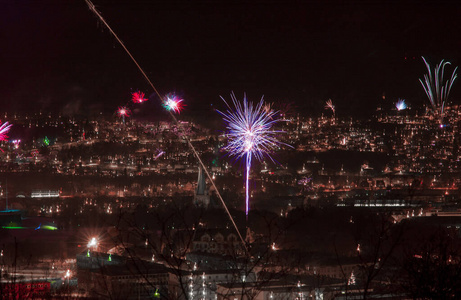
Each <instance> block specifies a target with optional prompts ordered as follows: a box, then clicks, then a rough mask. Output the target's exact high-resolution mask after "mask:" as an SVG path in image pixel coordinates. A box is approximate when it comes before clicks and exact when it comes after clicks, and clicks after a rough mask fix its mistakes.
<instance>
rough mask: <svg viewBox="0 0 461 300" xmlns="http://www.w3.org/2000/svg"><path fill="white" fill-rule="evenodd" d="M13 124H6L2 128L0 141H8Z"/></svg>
mask: <svg viewBox="0 0 461 300" xmlns="http://www.w3.org/2000/svg"><path fill="white" fill-rule="evenodd" d="M11 126H12V125H11V124H10V123H8V122H5V123H3V124H2V126H0V141H6V140H7V139H8V135H7V133H8V131H10V128H11Z"/></svg>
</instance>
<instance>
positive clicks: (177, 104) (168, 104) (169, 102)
mask: <svg viewBox="0 0 461 300" xmlns="http://www.w3.org/2000/svg"><path fill="white" fill-rule="evenodd" d="M182 101H183V99H180V98H179V97H177V96H175V95H166V97H165V100H163V106H164V107H165V108H166V109H167V110H169V111H174V112H175V113H178V114H179V113H180V112H181V109H182V103H181V102H182Z"/></svg>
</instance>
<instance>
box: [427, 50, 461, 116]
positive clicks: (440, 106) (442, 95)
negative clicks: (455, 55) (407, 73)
mask: <svg viewBox="0 0 461 300" xmlns="http://www.w3.org/2000/svg"><path fill="white" fill-rule="evenodd" d="M423 61H424V64H425V65H426V68H427V74H425V75H424V81H423V80H422V79H419V82H421V85H422V86H423V88H424V91H425V92H426V95H427V98H428V99H429V102H430V103H431V106H432V108H433V110H434V112H435V113H436V114H437V115H439V117H440V118H443V112H444V109H445V102H446V101H447V100H448V96H449V95H450V90H451V87H452V86H453V82H454V81H455V79H456V77H457V76H458V75H457V74H456V70H457V69H458V67H456V68H455V69H454V71H453V73H452V74H451V78H450V80H446V81H444V79H443V73H444V72H445V66H446V65H451V63H450V62H448V61H443V59H442V61H441V62H440V63H439V64H438V65H436V66H435V68H434V73H432V71H431V66H430V65H429V64H428V63H427V61H426V59H425V58H424V57H423Z"/></svg>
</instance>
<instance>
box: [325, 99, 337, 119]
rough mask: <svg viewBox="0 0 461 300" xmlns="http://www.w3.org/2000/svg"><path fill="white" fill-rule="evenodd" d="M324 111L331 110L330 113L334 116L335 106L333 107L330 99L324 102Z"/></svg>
mask: <svg viewBox="0 0 461 300" xmlns="http://www.w3.org/2000/svg"><path fill="white" fill-rule="evenodd" d="M325 104H326V105H325V109H331V111H332V112H333V115H336V110H335V106H334V105H333V101H331V99H328V101H327V102H325Z"/></svg>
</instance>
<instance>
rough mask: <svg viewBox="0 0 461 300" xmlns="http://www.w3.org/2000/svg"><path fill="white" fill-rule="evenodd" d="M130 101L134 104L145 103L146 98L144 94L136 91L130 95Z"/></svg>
mask: <svg viewBox="0 0 461 300" xmlns="http://www.w3.org/2000/svg"><path fill="white" fill-rule="evenodd" d="M131 100H133V102H134V103H143V102H144V101H147V100H148V99H147V98H144V93H143V92H140V91H137V92H134V93H132V94H131Z"/></svg>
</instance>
